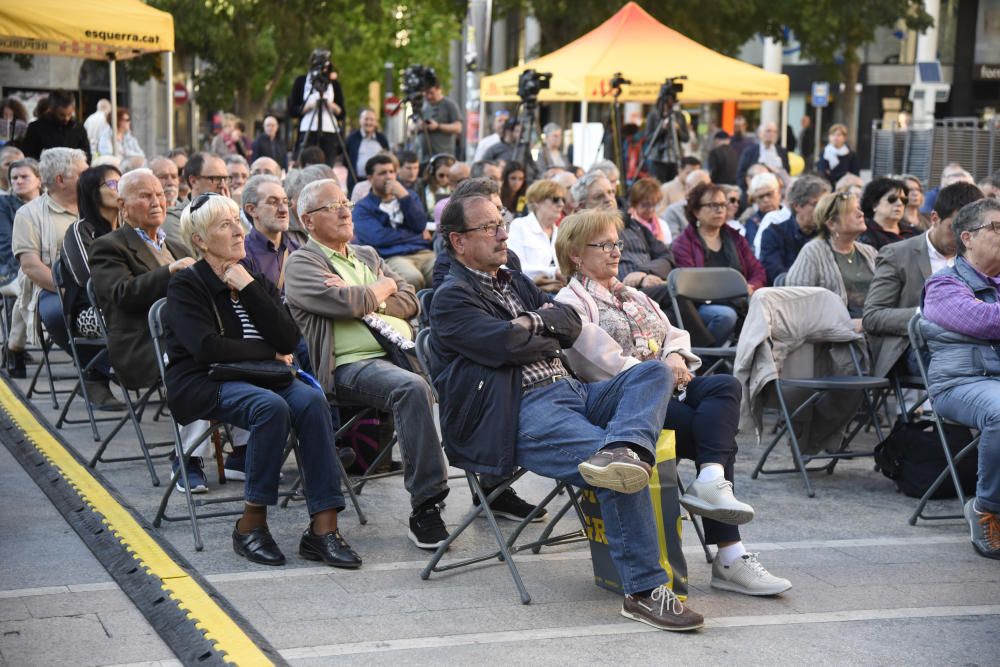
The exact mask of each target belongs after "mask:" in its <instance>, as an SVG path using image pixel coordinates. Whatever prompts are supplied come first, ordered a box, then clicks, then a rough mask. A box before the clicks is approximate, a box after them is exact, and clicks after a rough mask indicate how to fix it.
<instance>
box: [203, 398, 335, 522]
mask: <svg viewBox="0 0 1000 667" xmlns="http://www.w3.org/2000/svg"><path fill="white" fill-rule="evenodd" d="M209 416H210V417H211V418H213V419H218V420H220V421H224V422H226V423H229V424H232V425H234V426H238V427H240V428H242V429H246V430H247V431H249V432H250V439H249V441H248V442H247V454H246V476H247V479H246V485H245V488H244V495H245V497H246V500H247V502H251V503H257V504H259V505H274V504H275V503H277V502H278V479H279V477H280V475H281V462H282V454H283V453H284V450H285V442H286V441H287V439H288V431H289V429H290V428H293V427H294V428H295V432H296V434H297V436H298V441H299V457H300V461H299V463H300V465H301V468H302V474H303V475H305V496H306V507H307V508H308V509H309V514H310V516H311V515H313V514H316V513H317V512H322V511H323V510H328V509H336V510H341V509H343V508H344V494H343V493H342V492H341V490H340V469H339V468H338V467H337V462H336V461H335V460H334V457H335V456H336V453H335V452H334V447H333V425H332V423H331V421H330V404H329V403H327V400H326V396H324V395H323V392H322V391H320V390H318V389H314V388H312V387H309V386H307V385H306V384H305V383H304V382H300V381H298V380H296V381H294V382H292V384H290V385H288V386H287V387H285V388H284V389H279V390H277V391H271V390H270V389H264V388H262V387H258V386H257V385H253V384H250V383H248V382H225V383H223V385H222V389H221V391H220V392H219V405H218V407H216V409H215V410H214V411H213V412H212V414H211V415H209Z"/></svg>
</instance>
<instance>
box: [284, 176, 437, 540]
mask: <svg viewBox="0 0 1000 667" xmlns="http://www.w3.org/2000/svg"><path fill="white" fill-rule="evenodd" d="M352 207H353V204H352V203H351V202H350V200H348V198H347V197H345V196H344V193H343V192H342V191H341V190H340V188H339V187H338V186H337V183H336V182H335V181H333V180H329V179H327V180H320V181H314V182H312V183H310V184H309V185H307V186H306V187H305V188H304V189H303V190H302V192H301V193H300V194H299V199H298V207H297V208H298V211H299V218H300V220H301V221H302V224H303V226H304V227H305V229H306V231H307V232H308V233H309V242H308V243H306V244H305V245H304V246H302V247H301V248H300V249H299V250H297V251H296V252H294V253H292V255H291V256H290V257H289V258H288V263H287V266H286V269H285V296H286V299H287V301H288V306H289V308H290V310H291V312H292V315H293V316H294V317H295V320H296V322H298V325H299V328H300V329H301V330H302V334H303V336H304V337H305V340H306V344H307V345H308V346H309V358H310V359H311V360H313V369H314V371H315V373H316V378H317V380H318V381H319V383H320V384H321V385H322V387H323V389H324V391H326V393H327V394H328V395H332V396H336V397H338V398H341V399H344V400H347V401H350V402H354V403H360V404H363V405H370V406H372V407H375V408H378V409H380V410H385V411H386V412H392V415H393V418H394V420H395V423H396V433H397V436H398V442H399V446H400V449H401V450H402V453H403V459H404V461H405V469H404V471H403V479H404V484H405V486H406V490H407V491H409V493H410V501H411V504H412V507H413V512H412V514H411V515H410V530H409V537H410V539H411V540H412V541H413V542H414V544H416V545H417V546H418V547H420V548H422V549H436V548H437V547H438V545H439V544H440V543H441V542H443V541H444V540H445V539H446V538H447V537H448V531H447V529H446V528H445V525H444V521H443V520H442V519H441V510H440V504H441V502H442V501H443V500H444V498H445V496H447V495H448V481H447V480H448V472H447V466H446V464H445V459H444V454H443V452H442V450H441V441H440V439H439V437H438V434H437V430H436V428H435V426H434V418H433V403H434V397H433V394H432V393H431V388H430V386H429V385H428V384H427V382H426V381H425V380H424V379H423V377H421V376H420V375H418V374H416V373H414V372H411V371H410V370H408V369H405V368H402V367H400V366H397V365H396V364H394V363H393V362H392V361H390V359H393V358H399V357H401V356H402V355H401V354H400V353H401V352H402V351H403V350H406V349H408V348H411V347H412V338H413V334H412V331H411V329H410V325H409V324H408V323H407V322H408V320H410V319H411V318H413V317H415V316H416V314H417V310H418V303H417V297H416V294H415V293H414V290H413V287H412V286H411V285H409V284H408V283H407V282H406V281H405V280H403V279H402V278H401V277H400V276H399V275H398V274H396V273H395V272H394V271H393V270H392V269H390V268H389V267H388V266H387V265H386V263H385V262H384V261H383V260H382V258H380V257H379V256H378V253H376V252H375V250H374V249H373V248H371V247H369V246H356V245H353V244H351V242H350V241H351V239H352V237H353V236H354V223H353V220H352V219H351V208H352Z"/></svg>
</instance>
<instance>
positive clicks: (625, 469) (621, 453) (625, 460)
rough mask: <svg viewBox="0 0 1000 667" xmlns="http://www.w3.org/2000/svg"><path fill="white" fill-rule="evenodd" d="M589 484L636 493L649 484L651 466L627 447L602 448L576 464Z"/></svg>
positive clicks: (621, 491) (619, 491) (620, 491)
mask: <svg viewBox="0 0 1000 667" xmlns="http://www.w3.org/2000/svg"><path fill="white" fill-rule="evenodd" d="M577 470H579V471H580V476H581V477H583V481H585V482H586V483H587V484H589V485H590V486H595V487H598V488H602V489H611V490H612V491H617V492H618V493H638V492H639V491H642V490H643V489H645V488H646V487H647V486H649V475H650V472H651V471H652V467H650V465H649V464H648V463H646V462H645V461H643V460H642V459H640V458H639V455H638V454H636V453H635V452H634V451H632V449H631V448H629V447H615V448H612V449H602V450H601V451H599V452H597V453H596V454H594V455H593V456H591V457H590V458H589V459H587V460H586V461H584V462H583V463H581V464H580V465H578V466H577Z"/></svg>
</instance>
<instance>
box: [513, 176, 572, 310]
mask: <svg viewBox="0 0 1000 667" xmlns="http://www.w3.org/2000/svg"><path fill="white" fill-rule="evenodd" d="M525 199H526V200H527V203H528V213H527V214H526V215H524V216H522V217H520V218H516V219H514V221H513V222H511V224H510V237H509V238H508V239H507V247H508V248H509V249H511V250H513V251H514V252H515V253H517V256H518V257H519V258H520V259H521V270H522V271H524V273H526V274H527V275H528V277H529V278H531V279H532V280H534V281H535V284H536V285H538V286H539V287H540V288H541V289H542V290H544V291H547V292H556V291H558V290H560V289H561V288H562V287H563V286H564V285H565V284H566V281H565V280H564V279H563V277H562V274H560V273H559V267H558V266H557V264H556V251H555V247H556V237H557V234H558V228H557V227H556V223H557V222H559V220H560V219H561V218H562V216H563V206H564V205H565V204H566V189H565V188H564V187H563V186H561V185H559V184H558V183H556V182H555V181H550V180H541V181H535V182H534V183H532V184H531V187H529V188H528V192H527V193H526V195H525Z"/></svg>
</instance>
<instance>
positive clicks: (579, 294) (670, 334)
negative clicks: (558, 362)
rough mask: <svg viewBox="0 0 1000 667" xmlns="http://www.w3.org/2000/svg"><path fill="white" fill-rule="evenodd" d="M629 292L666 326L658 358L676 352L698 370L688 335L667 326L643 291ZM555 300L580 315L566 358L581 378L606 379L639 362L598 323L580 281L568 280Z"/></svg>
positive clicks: (584, 379) (689, 366) (698, 363)
mask: <svg viewBox="0 0 1000 667" xmlns="http://www.w3.org/2000/svg"><path fill="white" fill-rule="evenodd" d="M630 289H631V288H630ZM632 292H633V294H634V296H636V298H637V299H638V300H640V301H642V302H643V303H644V304H645V305H646V307H647V308H649V309H651V310H652V311H653V312H655V313H656V315H657V317H659V318H660V320H661V321H662V322H663V323H664V324H665V325H666V327H667V340H666V341H664V345H663V349H662V350H660V359H666V358H667V355H669V354H672V353H674V352H676V353H678V354H679V355H681V356H682V357H684V359H685V360H686V361H687V365H688V370H690V371H691V372H694V371H695V370H697V369H698V368H699V367H700V366H701V359H699V358H698V357H697V356H696V355H694V354H692V353H691V336H690V334H688V332H687V331H684V330H683V329H677V328H674V327H672V326H670V321H669V320H667V316H666V315H664V314H663V311H662V310H660V307H659V306H658V305H656V302H655V301H653V300H652V299H650V298H649V297H648V296H646V295H645V294H644V293H642V292H639V291H638V290H632ZM556 301H558V302H559V303H565V304H566V305H568V306H572V307H573V309H574V310H576V312H578V313H579V314H580V320H581V321H582V323H583V328H582V329H580V335H579V336H578V337H577V339H576V342H575V343H573V347H572V348H570V349H568V350H566V358H567V359H569V363H570V365H571V366H572V368H573V371H574V372H575V373H576V374H577V375H578V376H579V377H580V379H581V380H583V381H584V382H599V381H601V380H608V379H610V378H613V377H614V376H616V375H618V374H619V373H621V372H622V371H624V370H627V369H629V368H631V367H632V366H635V365H636V364H638V363H640V362H639V360H638V359H636V358H635V357H632V356H628V355H626V354H625V351H624V350H623V349H622V346H621V345H619V344H618V342H617V341H616V340H615V339H614V338H612V337H611V336H610V335H609V334H608V333H607V332H605V331H604V329H602V328H601V327H600V326H599V325H598V321H599V317H600V316H599V314H598V310H597V302H596V301H595V300H594V297H592V296H591V295H590V294H589V293H588V292H587V289H586V288H585V287H584V286H583V285H582V284H581V283H580V281H579V280H577V279H576V278H573V279H572V280H570V281H569V284H568V285H566V287H564V288H562V289H561V290H560V291H559V293H558V294H557V295H556Z"/></svg>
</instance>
